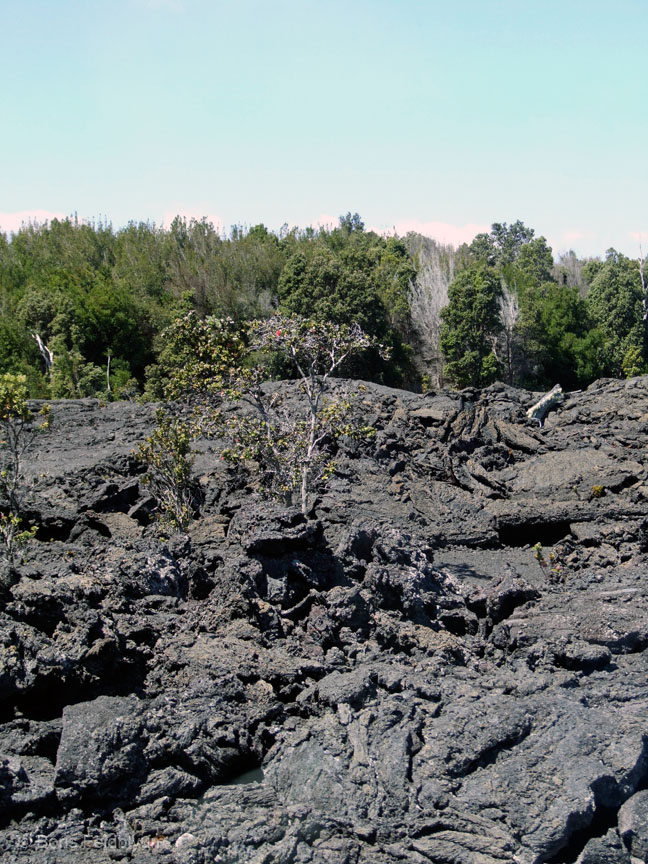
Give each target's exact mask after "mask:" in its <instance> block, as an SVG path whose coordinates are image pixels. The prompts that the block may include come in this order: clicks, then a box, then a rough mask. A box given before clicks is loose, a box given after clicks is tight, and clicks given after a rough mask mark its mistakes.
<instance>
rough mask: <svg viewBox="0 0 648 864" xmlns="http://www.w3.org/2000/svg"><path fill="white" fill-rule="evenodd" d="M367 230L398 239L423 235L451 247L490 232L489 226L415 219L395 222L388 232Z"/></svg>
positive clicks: (378, 229)
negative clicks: (410, 233) (413, 234)
mask: <svg viewBox="0 0 648 864" xmlns="http://www.w3.org/2000/svg"><path fill="white" fill-rule="evenodd" d="M369 230H371V231H376V233H378V234H398V235H399V236H400V237H403V236H404V235H405V234H409V232H410V231H413V232H415V233H416V234H423V235H424V236H425V237H431V238H432V239H433V240H436V241H437V242H438V243H445V244H448V245H451V246H461V244H462V243H470V242H471V240H474V238H475V236H476V235H477V234H482V233H486V234H488V232H489V231H490V225H479V224H476V223H468V224H466V225H453V224H451V223H450V222H420V221H419V220H417V219H409V220H404V221H401V222H396V224H395V225H393V226H392V228H391V229H389V230H388V231H385V229H383V228H375V227H372V228H370V229H369Z"/></svg>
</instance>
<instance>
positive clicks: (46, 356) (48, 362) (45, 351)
mask: <svg viewBox="0 0 648 864" xmlns="http://www.w3.org/2000/svg"><path fill="white" fill-rule="evenodd" d="M32 336H33V337H34V339H35V340H36V344H37V345H38V350H39V351H40V353H41V355H42V357H43V360H44V361H45V371H46V372H48V373H49V371H50V369H51V368H52V363H53V362H54V354H53V353H52V352H51V351H50V349H49V348H48V347H47V345H45V343H44V342H43V340H42V339H41V337H40V336H39V334H38V333H32Z"/></svg>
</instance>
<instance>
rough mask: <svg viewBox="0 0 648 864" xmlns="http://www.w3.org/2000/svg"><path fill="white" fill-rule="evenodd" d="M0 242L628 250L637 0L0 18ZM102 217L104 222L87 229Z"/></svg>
mask: <svg viewBox="0 0 648 864" xmlns="http://www.w3.org/2000/svg"><path fill="white" fill-rule="evenodd" d="M0 21H1V22H2V23H4V27H2V28H0V34H1V35H0V40H1V41H0V45H1V46H2V51H1V53H0V57H1V58H2V59H0V63H2V64H3V66H2V68H3V71H4V73H5V74H4V78H5V81H13V82H15V83H14V84H13V85H12V86H11V87H6V88H5V93H4V99H3V103H4V104H3V117H4V120H5V128H6V129H7V130H8V134H5V135H4V136H3V138H2V140H1V141H0V159H1V160H2V165H3V167H4V171H3V178H2V180H3V182H2V195H1V196H0V231H2V232H4V233H10V232H12V231H15V230H17V229H18V228H19V227H20V224H21V223H22V222H26V223H29V222H30V221H37V222H43V221H46V220H51V219H53V218H67V217H68V216H69V215H70V214H74V213H75V212H76V213H78V214H79V219H80V221H82V222H92V221H93V220H96V219H104V220H105V221H107V222H109V223H110V224H111V225H113V226H116V227H117V229H118V228H119V227H123V226H125V225H126V224H127V223H128V222H130V221H133V222H136V223H137V222H149V223H155V224H156V225H158V226H168V224H169V223H170V221H171V219H172V218H173V217H174V216H175V215H180V216H184V217H186V218H187V219H191V218H196V219H198V220H200V219H201V218H203V217H204V218H207V219H208V221H211V222H212V223H213V224H214V225H215V226H218V227H219V229H220V230H221V231H228V230H229V226H232V225H243V226H246V225H247V226H251V225H255V224H259V223H263V224H264V225H266V226H267V227H268V229H269V230H272V231H274V232H275V233H278V232H279V230H280V228H281V226H282V225H284V224H288V225H289V226H290V227H293V226H296V227H300V228H306V227H308V226H313V227H315V228H317V227H324V226H327V225H335V224H337V220H338V216H339V215H340V214H343V213H346V212H348V211H350V212H358V213H359V214H360V215H361V217H362V218H363V220H364V222H365V225H366V227H367V229H368V230H375V231H376V232H377V233H380V234H384V233H393V232H395V233H397V234H398V235H399V236H404V235H406V234H407V233H408V232H410V231H414V232H416V233H420V234H423V235H424V236H429V237H432V238H433V239H435V240H437V241H438V242H441V243H448V244H450V245H454V246H458V245H460V244H461V243H463V242H470V241H471V240H472V238H473V237H474V236H475V235H476V234H478V233H480V232H488V231H489V230H490V227H491V225H492V224H493V223H494V222H507V223H508V224H511V223H513V222H515V221H516V220H517V219H521V220H522V221H523V222H524V224H525V225H527V226H528V227H530V228H533V229H534V231H535V233H536V236H544V237H545V238H546V239H547V242H548V243H549V245H550V246H551V247H552V250H553V253H554V257H555V258H558V257H559V256H560V255H561V254H564V253H566V252H568V251H570V250H573V251H574V252H575V253H576V254H577V255H578V256H579V257H603V256H604V255H605V251H606V250H607V249H608V248H610V247H613V248H615V249H616V250H617V251H619V252H622V253H623V254H625V255H627V256H628V257H630V258H636V257H638V255H639V254H640V249H641V248H643V249H644V250H645V248H646V247H647V246H648V214H646V211H645V206H644V201H645V197H646V191H648V160H646V159H645V156H644V153H643V141H644V139H645V133H646V128H647V125H648V124H647V121H646V118H645V114H642V113H641V111H640V110H639V109H638V107H637V106H640V105H642V104H645V99H646V94H647V85H646V82H647V81H648V58H647V57H646V52H645V50H644V46H643V33H644V32H645V29H646V25H648V4H646V3H645V2H643V0H614V2H612V0H591V2H585V0H572V2H570V4H568V5H566V4H564V3H563V2H561V0H547V2H545V3H544V4H542V7H541V8H540V7H538V6H537V4H532V3H523V4H520V3H519V2H517V0H461V2H458V3H456V4H453V6H452V7H449V6H448V4H447V3H445V2H441V0H400V2H399V3H395V2H393V0H352V2H350V3H349V2H346V3H345V2H342V0H277V2H276V3H274V4H267V3H263V2H261V0H240V2H239V3H237V4H235V5H234V6H233V5H232V4H228V3H225V2H224V0H212V2H208V0H111V2H108V0H95V2H93V3H92V4H87V5H85V6H80V5H79V4H78V3H75V2H74V0H61V2H59V3H57V4H56V5H55V6H54V5H53V4H51V3H49V2H47V0H6V2H5V3H4V4H3V9H2V11H1V12H0ZM100 214H104V215H100Z"/></svg>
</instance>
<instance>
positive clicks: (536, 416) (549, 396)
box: [527, 384, 565, 426]
mask: <svg viewBox="0 0 648 864" xmlns="http://www.w3.org/2000/svg"><path fill="white" fill-rule="evenodd" d="M564 398H565V395H564V393H563V389H562V387H561V386H560V384H556V386H555V387H554V388H553V390H550V391H549V392H548V393H545V395H544V396H543V397H542V399H540V400H539V401H538V402H536V403H535V405H532V406H531V408H529V410H528V411H527V417H528V418H529V420H537V421H538V426H542V425H543V423H544V418H545V417H546V415H547V414H548V413H549V411H551V409H552V408H555V407H556V405H560V403H561V402H562V401H563V399H564Z"/></svg>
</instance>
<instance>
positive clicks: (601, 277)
mask: <svg viewBox="0 0 648 864" xmlns="http://www.w3.org/2000/svg"><path fill="white" fill-rule="evenodd" d="M585 275H586V278H588V279H589V280H590V288H589V291H588V293H587V297H586V302H587V306H588V309H589V312H590V314H591V316H592V318H593V320H594V322H595V324H597V325H598V326H599V328H600V329H601V331H602V332H603V333H605V347H604V369H605V374H608V375H612V376H617V377H618V376H621V375H624V376H629V375H636V374H638V373H639V372H641V371H644V370H645V367H646V342H647V339H646V336H647V333H646V320H645V319H644V292H643V286H642V284H641V273H640V266H639V262H638V261H636V260H633V259H631V258H627V257H626V256H625V255H622V254H621V253H620V252H617V251H616V250H615V249H608V251H607V252H606V257H605V261H604V262H593V263H591V264H588V265H587V266H586V267H585Z"/></svg>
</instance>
